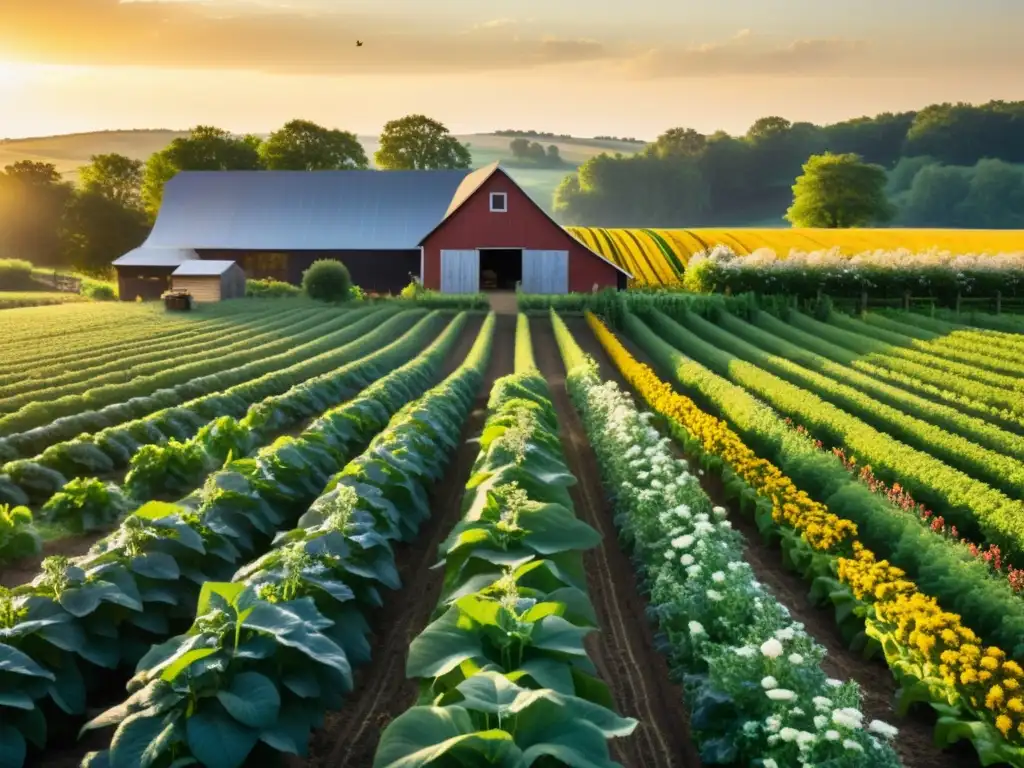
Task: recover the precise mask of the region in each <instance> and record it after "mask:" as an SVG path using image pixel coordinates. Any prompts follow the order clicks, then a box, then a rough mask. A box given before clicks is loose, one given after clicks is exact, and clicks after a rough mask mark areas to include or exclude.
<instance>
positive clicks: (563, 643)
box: [530, 616, 593, 656]
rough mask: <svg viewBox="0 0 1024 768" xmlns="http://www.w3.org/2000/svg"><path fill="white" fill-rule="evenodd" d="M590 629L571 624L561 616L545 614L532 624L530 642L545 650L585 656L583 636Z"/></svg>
mask: <svg viewBox="0 0 1024 768" xmlns="http://www.w3.org/2000/svg"><path fill="white" fill-rule="evenodd" d="M592 631H593V628H592V627H576V626H573V625H572V624H570V623H569V622H568V621H566V620H565V619H563V618H562V617H561V616H547V617H545V618H543V619H541V620H540V621H538V622H537V623H536V624H535V625H534V627H533V633H532V634H531V635H530V644H531V645H532V646H533V647H534V648H543V649H544V650H547V651H556V652H558V653H567V654H571V655H573V656H586V655H587V652H586V649H585V648H584V647H583V638H584V637H585V636H586V635H588V634H589V633H590V632H592Z"/></svg>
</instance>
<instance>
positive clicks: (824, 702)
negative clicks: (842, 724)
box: [811, 696, 832, 712]
mask: <svg viewBox="0 0 1024 768" xmlns="http://www.w3.org/2000/svg"><path fill="white" fill-rule="evenodd" d="M811 701H813V702H814V706H815V707H816V708H817V710H818V711H819V712H827V711H829V710H830V709H832V699H827V698H825V697H824V696H815V697H814V698H813V699H811Z"/></svg>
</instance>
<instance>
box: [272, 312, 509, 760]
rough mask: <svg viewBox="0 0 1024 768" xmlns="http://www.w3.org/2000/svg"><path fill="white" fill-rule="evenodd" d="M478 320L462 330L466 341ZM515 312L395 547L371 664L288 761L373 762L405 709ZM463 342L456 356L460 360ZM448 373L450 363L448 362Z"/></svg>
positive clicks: (413, 693)
mask: <svg viewBox="0 0 1024 768" xmlns="http://www.w3.org/2000/svg"><path fill="white" fill-rule="evenodd" d="M480 322H482V319H481V320H479V321H478V322H476V324H475V326H474V329H473V330H472V331H470V330H469V329H467V332H466V333H465V334H464V338H466V339H469V342H468V343H469V345H470V346H471V345H472V342H473V340H475V338H476V331H477V330H478V329H479V325H480ZM514 340H515V315H514V314H500V315H499V316H498V318H497V325H496V328H495V339H494V346H493V348H492V351H491V360H490V363H489V364H488V367H487V372H486V374H485V376H484V381H483V384H482V385H481V387H480V391H479V392H478V393H477V399H476V403H475V404H474V406H473V410H472V412H471V413H470V416H469V418H468V419H467V420H466V424H465V425H464V427H463V430H462V435H461V437H460V444H459V448H458V450H457V451H456V454H455V456H454V457H453V459H452V463H451V466H450V467H449V469H448V472H447V473H445V477H444V478H443V479H442V480H441V481H440V482H439V483H438V484H437V486H436V487H435V488H434V489H433V490H432V492H431V511H432V514H431V517H430V520H428V521H427V523H426V524H425V525H424V527H423V529H422V530H421V531H420V535H419V537H418V538H417V540H416V541H415V542H413V543H412V544H408V545H401V546H398V547H396V551H395V557H396V560H397V565H398V572H399V575H400V576H401V579H402V588H401V589H400V590H399V591H397V592H395V593H393V594H390V595H388V596H387V597H386V599H385V605H384V608H383V609H382V610H381V611H379V612H378V614H377V615H376V617H374V620H373V621H372V627H373V633H374V638H375V639H374V644H373V645H374V647H373V658H372V661H371V662H370V663H369V664H368V665H366V666H364V667H362V668H361V669H359V670H357V671H356V686H355V690H354V691H353V693H352V695H351V696H350V698H349V699H348V701H346V702H345V706H344V707H343V708H342V709H341V710H340V711H338V712H334V713H331V714H329V715H328V716H327V718H326V721H325V723H324V727H323V729H322V730H320V731H317V732H316V733H315V734H314V736H313V740H312V744H311V747H310V756H309V758H308V759H306V760H292V761H290V765H291V766H308V767H309V768H313V767H314V766H315V767H316V768H328V766H329V767H330V768H342V767H343V766H350V767H351V768H365V767H366V766H370V765H372V764H373V755H374V752H375V751H376V749H377V742H378V741H379V739H380V734H381V732H382V731H383V730H384V728H385V727H386V726H387V724H388V723H389V722H391V720H393V719H394V718H395V717H397V716H398V715H400V714H401V713H402V712H404V711H405V710H406V709H408V708H409V707H410V706H412V705H413V704H414V703H415V701H416V698H417V696H418V693H419V690H418V684H417V683H416V682H415V681H413V680H409V679H407V678H406V676H405V658H406V653H407V651H408V649H409V644H410V642H411V641H412V640H413V638H414V637H416V636H417V635H418V634H419V633H420V632H421V631H422V630H423V628H424V627H425V626H426V625H427V623H428V621H429V618H430V614H431V613H432V612H433V610H434V608H435V607H436V605H437V601H438V598H439V597H440V593H441V580H442V576H443V574H442V572H441V571H435V570H431V566H432V565H434V563H435V562H437V550H438V547H439V546H440V544H441V542H442V541H443V540H444V538H445V537H446V536H447V535H448V533H449V531H451V529H452V527H454V525H455V523H457V522H458V521H459V519H460V516H461V509H460V507H461V501H462V496H463V492H464V490H465V487H466V482H467V481H468V480H469V473H470V471H471V470H472V467H473V462H474V461H475V459H476V456H477V453H478V452H479V447H478V445H477V440H476V438H478V436H479V434H480V432H481V430H482V428H483V425H484V421H485V420H486V418H487V399H488V396H489V395H490V390H491V385H492V384H493V383H494V381H495V379H497V378H499V377H501V376H504V375H506V374H509V373H512V370H513V362H514V350H515V341H514ZM468 351H469V347H468V346H467V347H466V348H465V350H464V351H463V352H462V355H461V358H460V357H458V354H453V359H455V358H458V359H459V361H460V362H461V359H462V358H464V357H465V355H466V353H467V352H468ZM453 370H454V367H453Z"/></svg>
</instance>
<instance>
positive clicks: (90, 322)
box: [0, 303, 162, 352]
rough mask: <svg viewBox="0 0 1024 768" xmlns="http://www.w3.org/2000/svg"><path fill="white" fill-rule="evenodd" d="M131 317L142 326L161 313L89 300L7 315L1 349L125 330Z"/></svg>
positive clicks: (151, 321) (15, 348) (155, 319)
mask: <svg viewBox="0 0 1024 768" xmlns="http://www.w3.org/2000/svg"><path fill="white" fill-rule="evenodd" d="M128 318H133V319H134V320H135V321H136V324H137V326H136V327H141V326H142V325H146V324H149V323H159V322H160V320H161V319H162V312H157V311H151V312H141V313H140V312H139V311H138V308H135V307H130V306H127V305H123V304H120V303H109V304H108V303H103V304H93V303H89V304H79V305H69V306H67V307H56V308H40V309H33V310H26V311H24V312H14V313H10V314H5V315H4V316H3V318H2V321H3V330H4V334H3V338H2V339H0V351H3V352H11V351H13V350H17V349H22V348H23V346H22V345H23V344H24V343H25V342H32V341H43V340H57V339H60V338H65V337H68V338H70V337H74V336H78V335H81V334H92V333H96V332H100V333H103V332H105V331H107V330H115V329H117V328H118V327H120V328H121V329H122V330H123V328H124V323H125V320H126V319H128ZM58 343H59V342H58Z"/></svg>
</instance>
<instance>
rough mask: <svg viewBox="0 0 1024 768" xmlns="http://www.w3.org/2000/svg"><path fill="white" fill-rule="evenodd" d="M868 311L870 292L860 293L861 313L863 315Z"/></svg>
mask: <svg viewBox="0 0 1024 768" xmlns="http://www.w3.org/2000/svg"><path fill="white" fill-rule="evenodd" d="M867 311H868V292H867V291H861V292H860V313H861V314H862V315H863V314H865V313H866V312H867Z"/></svg>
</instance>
